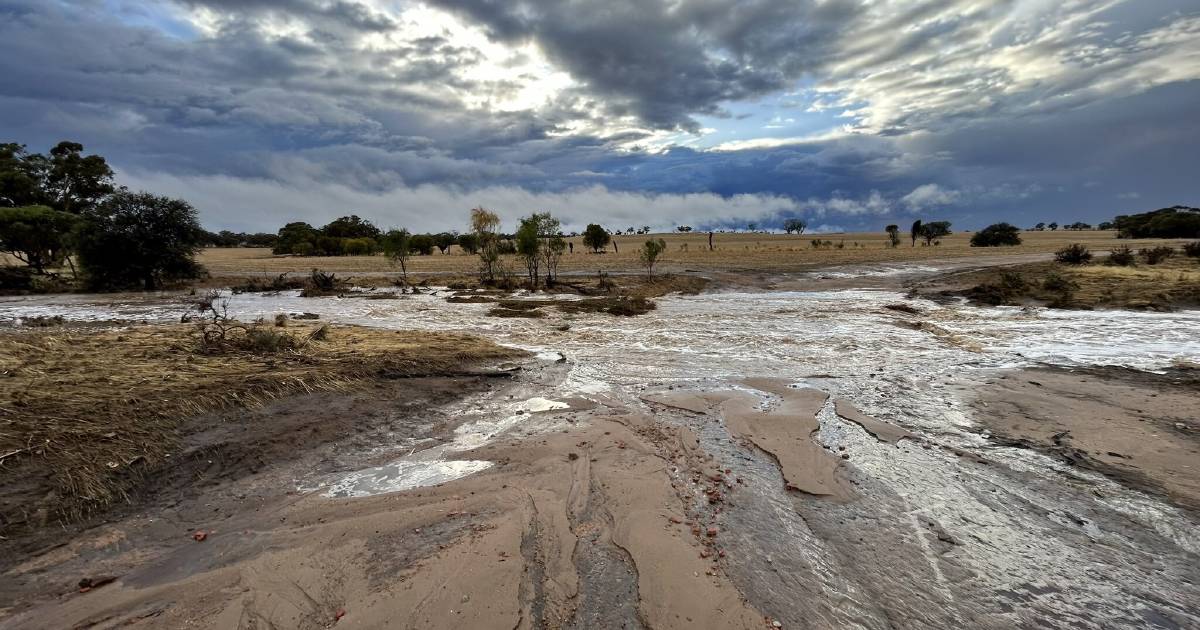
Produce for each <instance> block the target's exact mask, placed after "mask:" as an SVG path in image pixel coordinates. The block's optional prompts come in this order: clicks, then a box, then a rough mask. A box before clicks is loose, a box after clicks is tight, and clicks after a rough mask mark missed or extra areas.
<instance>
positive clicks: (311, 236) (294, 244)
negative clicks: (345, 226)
mask: <svg viewBox="0 0 1200 630" xmlns="http://www.w3.org/2000/svg"><path fill="white" fill-rule="evenodd" d="M319 235H320V233H319V232H317V229H316V228H314V227H313V226H311V225H309V224H307V223H305V222H303V221H295V222H292V223H288V224H287V225H285V226H283V227H281V228H279V233H278V235H277V236H276V239H275V246H274V247H273V248H271V252H272V253H275V254H298V255H301V256H308V255H311V254H312V252H313V250H314V249H316V241H317V236H319ZM302 243H303V244H306V245H307V247H299V246H300V245H301V244H302ZM297 249H300V250H303V251H297Z"/></svg>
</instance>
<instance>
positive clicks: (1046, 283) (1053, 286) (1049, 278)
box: [1042, 271, 1079, 293]
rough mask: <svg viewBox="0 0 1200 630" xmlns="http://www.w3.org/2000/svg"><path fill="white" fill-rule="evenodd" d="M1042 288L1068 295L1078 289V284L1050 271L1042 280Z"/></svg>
mask: <svg viewBox="0 0 1200 630" xmlns="http://www.w3.org/2000/svg"><path fill="white" fill-rule="evenodd" d="M1042 288H1043V289H1045V290H1047V291H1056V292H1059V293H1069V292H1071V291H1074V290H1075V289H1078V288H1079V284H1078V283H1077V282H1075V281H1074V280H1072V279H1070V278H1068V277H1066V276H1064V275H1062V274H1061V273H1058V272H1057V271H1051V272H1050V273H1048V274H1046V277H1045V278H1043V279H1042Z"/></svg>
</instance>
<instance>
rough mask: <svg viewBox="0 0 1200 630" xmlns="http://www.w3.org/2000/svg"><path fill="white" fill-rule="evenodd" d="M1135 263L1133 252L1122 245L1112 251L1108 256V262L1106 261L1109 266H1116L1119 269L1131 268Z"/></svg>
mask: <svg viewBox="0 0 1200 630" xmlns="http://www.w3.org/2000/svg"><path fill="white" fill-rule="evenodd" d="M1135 262H1136V259H1135V258H1134V255H1133V250H1132V249H1129V246H1128V245H1122V246H1120V247H1118V248H1116V249H1114V250H1112V251H1111V252H1110V253H1109V254H1108V260H1107V261H1106V263H1107V264H1109V265H1118V266H1121V267H1132V266H1133V264H1134V263H1135Z"/></svg>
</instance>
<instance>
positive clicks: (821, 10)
mask: <svg viewBox="0 0 1200 630" xmlns="http://www.w3.org/2000/svg"><path fill="white" fill-rule="evenodd" d="M432 4H435V5H438V6H442V7H445V8H447V9H449V10H452V11H455V12H457V13H458V14H460V15H463V16H466V17H468V18H469V19H472V20H477V21H479V22H481V23H483V24H485V25H486V26H487V28H488V30H489V33H491V34H492V35H493V36H494V37H496V38H498V39H500V40H504V41H510V42H511V41H525V40H532V41H536V42H537V43H538V44H539V45H540V46H541V47H542V48H543V49H544V50H545V51H546V52H547V54H548V55H550V57H551V58H552V59H553V60H554V61H556V62H558V63H559V64H561V65H562V66H563V67H564V68H566V69H568V70H569V71H570V72H571V73H572V75H574V76H576V77H578V78H580V79H581V80H583V81H584V82H585V83H586V85H587V87H588V89H589V90H590V91H591V92H592V93H595V94H603V95H605V97H606V99H607V102H606V108H607V110H608V111H609V112H611V113H613V114H615V115H628V114H632V115H635V116H637V117H639V118H640V119H642V120H643V121H645V122H646V123H648V124H649V125H651V126H653V127H657V128H668V129H669V128H676V127H679V128H684V129H688V130H695V129H697V128H698V125H697V123H696V122H695V120H694V119H693V118H692V116H693V115H695V114H710V115H714V114H720V113H721V107H720V105H721V103H723V102H726V101H735V100H741V99H744V98H748V97H754V96H759V95H763V94H766V93H769V92H772V91H776V90H780V89H784V88H787V87H788V86H789V85H790V83H791V81H793V80H795V79H796V78H798V77H799V76H801V74H802V73H803V72H805V71H806V70H810V69H813V68H815V67H816V66H817V60H818V57H819V54H820V52H821V51H822V50H823V49H825V48H826V47H828V46H829V45H830V44H831V43H832V42H833V41H835V40H836V38H837V37H838V33H839V30H840V28H841V26H842V25H844V24H845V23H846V21H847V20H848V19H850V18H852V17H853V16H854V14H855V13H856V12H857V11H858V9H857V5H858V3H856V2H851V1H849V0H829V1H827V2H822V3H811V2H800V3H797V2H783V1H778V2H776V1H757V2H745V1H739V2H729V1H721V2H718V1H706V2H692V3H668V2H653V1H650V2H647V1H644V0H614V1H606V2H595V3H578V2H572V3H564V2H557V1H555V0H517V1H507V0H434V2H433V3H432Z"/></svg>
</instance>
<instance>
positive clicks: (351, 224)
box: [321, 214, 381, 239]
mask: <svg viewBox="0 0 1200 630" xmlns="http://www.w3.org/2000/svg"><path fill="white" fill-rule="evenodd" d="M321 233H322V234H324V235H325V236H332V237H333V238H371V239H377V238H379V235H380V234H381V232H380V230H379V228H377V227H375V224H374V223H371V222H370V221H367V220H366V219H363V218H360V217H359V216H358V215H357V214H352V215H350V216H347V217H339V218H337V219H334V220H333V221H330V222H329V223H328V224H326V225H325V227H323V228H321Z"/></svg>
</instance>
